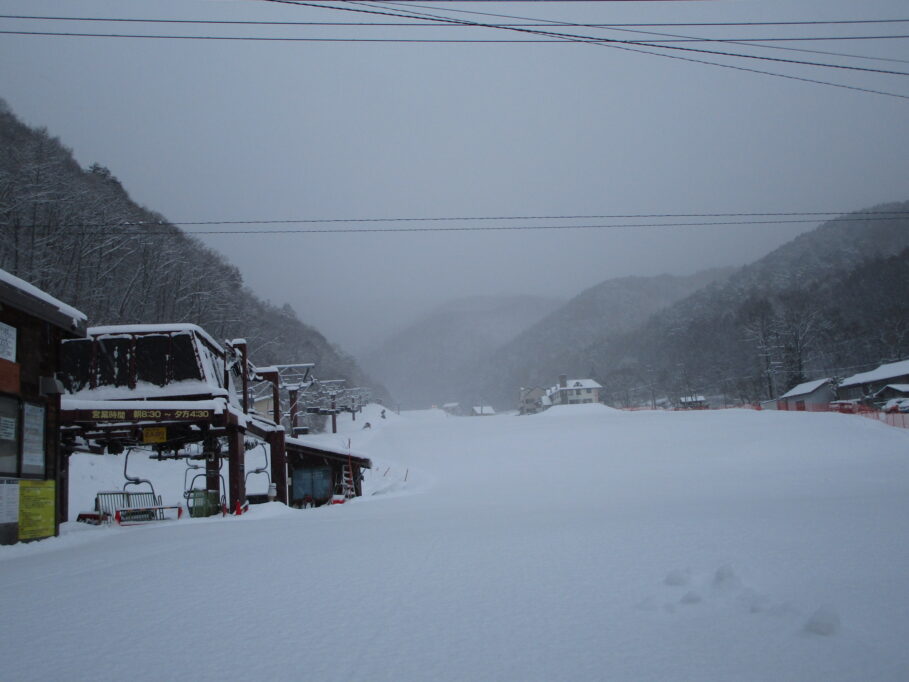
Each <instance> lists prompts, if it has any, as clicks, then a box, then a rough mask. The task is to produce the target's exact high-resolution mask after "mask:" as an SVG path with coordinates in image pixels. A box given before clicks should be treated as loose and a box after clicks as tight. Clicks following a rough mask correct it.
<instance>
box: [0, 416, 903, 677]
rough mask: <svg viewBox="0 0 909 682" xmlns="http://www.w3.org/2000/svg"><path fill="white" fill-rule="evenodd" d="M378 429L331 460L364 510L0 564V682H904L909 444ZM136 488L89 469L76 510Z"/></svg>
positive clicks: (94, 466)
mask: <svg viewBox="0 0 909 682" xmlns="http://www.w3.org/2000/svg"><path fill="white" fill-rule="evenodd" d="M379 409H380V408H378V407H377V406H370V408H369V410H368V413H367V414H366V415H362V416H359V417H358V419H357V422H350V421H349V417H348V416H345V417H344V420H343V421H342V428H343V431H344V432H343V433H341V434H338V435H334V436H332V435H327V436H320V438H322V439H324V440H325V441H327V442H330V443H333V444H335V445H339V444H344V445H346V443H347V439H350V441H351V446H352V447H353V448H354V450H356V451H358V452H362V453H364V454H366V455H368V456H369V457H371V458H372V459H373V461H374V463H375V469H374V470H373V471H371V472H368V473H367V479H366V482H365V483H366V486H365V489H366V493H367V496H365V497H363V498H360V499H358V500H355V501H354V502H352V503H350V504H346V505H343V506H336V507H332V508H320V509H314V510H299V511H298V510H288V509H286V508H284V507H282V506H281V505H277V504H272V505H263V506H260V507H256V508H254V509H253V511H252V513H250V514H248V515H246V516H243V517H240V518H227V519H220V518H216V519H189V520H187V519H184V520H182V521H179V522H173V523H168V524H162V525H158V526H147V527H137V528H128V529H126V528H123V529H121V528H89V527H83V526H81V525H77V524H68V525H67V527H66V528H65V533H64V535H63V536H62V537H61V538H56V539H51V540H46V541H42V542H39V543H34V544H31V545H17V546H13V547H0V575H2V576H3V585H4V586H5V588H6V589H5V591H4V600H3V601H4V605H3V609H2V614H3V619H4V624H5V625H4V628H3V636H2V637H0V657H2V660H3V661H4V663H3V667H4V674H3V678H4V679H7V680H51V679H67V680H88V679H93V680H97V679H101V680H107V679H132V680H153V679H154V680H162V679H178V678H185V679H197V680H247V679H261V680H285V679H286V680H320V681H325V680H370V681H371V682H374V681H386V680H387V681H389V682H391V681H396V682H400V681H402V680H415V681H416V680H521V681H523V680H611V681H615V680H634V681H640V680H661V681H664V680H698V681H701V682H712V681H716V682H720V681H724V682H725V681H727V680H774V681H776V680H800V681H801V680H862V681H865V680H893V681H894V682H895V681H898V680H906V679H909V647H907V646H906V642H909V608H907V606H909V544H907V542H906V538H907V537H909V431H906V430H902V429H893V428H889V427H886V426H883V425H880V424H876V423H874V422H871V421H869V420H865V419H861V418H858V417H853V416H849V415H839V414H811V413H786V412H753V411H744V410H743V411H739V410H726V411H709V412H691V413H679V412H632V413H626V412H617V411H612V410H608V409H607V408H597V406H579V407H578V408H577V409H571V408H567V407H566V408H562V409H559V410H551V411H550V412H549V413H544V414H541V415H536V416H529V417H517V416H497V417H485V418H458V417H448V416H446V415H445V414H444V413H442V412H440V411H435V410H432V411H425V412H413V413H402V414H401V415H400V416H399V415H395V414H393V413H391V412H389V413H388V415H387V417H388V418H387V419H384V420H383V419H380V418H379V415H378V410H379ZM365 421H369V422H370V423H371V425H372V427H373V428H371V429H369V430H362V428H361V427H362V425H363V423H364V422H365ZM253 457H256V458H257V459H262V458H263V456H262V454H257V455H254V454H252V453H251V454H250V458H249V460H248V465H247V466H248V467H249V466H250V465H257V463H256V462H254V461H253ZM131 467H132V462H131ZM161 467H163V468H161ZM121 469H122V459H118V458H115V457H95V458H93V459H89V458H84V457H80V458H77V459H76V460H75V461H74V462H73V480H74V483H73V489H74V490H73V495H74V496H75V497H77V498H80V499H78V500H74V502H73V505H74V506H76V507H86V506H90V505H91V496H92V495H93V494H94V491H97V490H98V489H102V488H105V487H111V486H113V487H119V485H121V482H122V477H121ZM139 469H141V470H142V472H143V473H148V474H151V475H152V476H153V477H156V486H157V487H158V488H159V489H160V490H161V491H162V492H164V497H165V501H170V500H173V501H177V500H179V499H180V493H181V490H182V481H183V467H182V466H180V465H177V466H171V464H162V463H157V462H145V463H142V462H139V461H138V460H137V470H139ZM405 476H406V481H405V480H404V479H405ZM253 487H254V485H253V481H252V479H250V488H253ZM261 487H263V488H264V484H263V486H261Z"/></svg>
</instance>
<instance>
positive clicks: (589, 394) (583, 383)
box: [546, 374, 603, 405]
mask: <svg viewBox="0 0 909 682" xmlns="http://www.w3.org/2000/svg"><path fill="white" fill-rule="evenodd" d="M602 388H603V387H602V386H601V385H600V384H598V383H597V382H596V381H594V380H593V379H571V380H569V379H568V375H567V374H562V375H560V376H559V383H558V385H557V386H553V387H552V388H550V389H549V390H548V391H546V398H548V399H549V401H550V402H551V404H553V405H581V404H585V403H598V402H600V389H602Z"/></svg>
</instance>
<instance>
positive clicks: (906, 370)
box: [840, 360, 909, 387]
mask: <svg viewBox="0 0 909 682" xmlns="http://www.w3.org/2000/svg"><path fill="white" fill-rule="evenodd" d="M904 374H909V360H900V361H898V362H888V363H887V364H883V365H879V366H878V367H876V368H875V369H872V370H869V371H867V372H860V373H858V374H853V375H852V376H851V377H846V378H845V379H843V381H842V383H840V386H841V387H842V386H854V385H855V384H867V383H870V382H872V381H882V380H886V379H890V378H892V377H899V376H903V375H904Z"/></svg>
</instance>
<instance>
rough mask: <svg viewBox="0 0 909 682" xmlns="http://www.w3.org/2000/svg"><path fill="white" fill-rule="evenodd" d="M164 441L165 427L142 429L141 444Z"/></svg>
mask: <svg viewBox="0 0 909 682" xmlns="http://www.w3.org/2000/svg"><path fill="white" fill-rule="evenodd" d="M166 440H167V427H166V426H146V427H145V428H144V429H142V442H143V443H164V442H165V441H166Z"/></svg>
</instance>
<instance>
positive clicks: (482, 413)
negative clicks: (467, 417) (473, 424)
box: [470, 405, 496, 417]
mask: <svg viewBox="0 0 909 682" xmlns="http://www.w3.org/2000/svg"><path fill="white" fill-rule="evenodd" d="M495 413H496V411H495V410H494V409H492V407H491V406H490V405H474V406H473V409H472V410H471V412H470V414H471V415H472V416H474V417H490V416H492V415H494V414H495Z"/></svg>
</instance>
